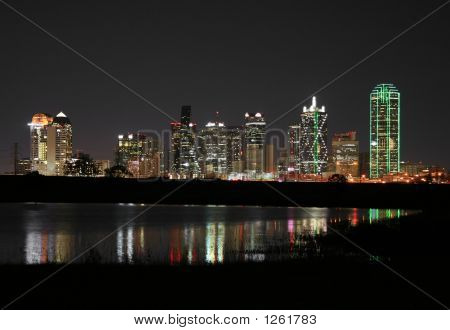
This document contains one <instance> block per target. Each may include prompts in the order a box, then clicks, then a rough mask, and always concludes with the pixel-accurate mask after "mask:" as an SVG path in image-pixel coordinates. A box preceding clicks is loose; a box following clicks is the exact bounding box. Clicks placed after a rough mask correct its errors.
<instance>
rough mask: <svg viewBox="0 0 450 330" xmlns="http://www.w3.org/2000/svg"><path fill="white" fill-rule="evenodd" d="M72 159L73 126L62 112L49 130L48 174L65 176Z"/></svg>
mask: <svg viewBox="0 0 450 330" xmlns="http://www.w3.org/2000/svg"><path fill="white" fill-rule="evenodd" d="M71 159H72V124H71V122H70V119H69V118H67V116H66V115H65V114H64V113H63V112H60V113H58V114H57V115H56V117H55V118H54V119H53V122H52V124H51V125H50V126H49V127H48V129H47V174H49V175H64V166H65V164H66V162H68V161H70V160H71Z"/></svg>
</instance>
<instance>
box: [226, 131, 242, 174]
mask: <svg viewBox="0 0 450 330" xmlns="http://www.w3.org/2000/svg"><path fill="white" fill-rule="evenodd" d="M227 140H228V146H227V166H228V173H242V172H243V171H244V167H245V164H244V157H243V153H244V130H243V128H242V126H232V127H230V126H228V127H227Z"/></svg>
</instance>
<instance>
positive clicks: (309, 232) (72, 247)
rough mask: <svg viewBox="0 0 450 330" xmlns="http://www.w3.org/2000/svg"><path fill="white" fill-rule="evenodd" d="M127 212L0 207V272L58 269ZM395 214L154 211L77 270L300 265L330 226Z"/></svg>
mask: <svg viewBox="0 0 450 330" xmlns="http://www.w3.org/2000/svg"><path fill="white" fill-rule="evenodd" d="M145 208H146V206H145V205H134V204H123V205H122V204H0V214H1V215H2V216H1V219H0V264H5V263H16V264H17V263H25V264H40V263H64V262H67V261H69V260H71V259H72V258H74V257H75V256H77V255H78V254H79V253H81V252H82V251H84V250H85V249H86V248H88V247H91V246H92V245H93V244H95V243H96V242H98V241H99V240H101V239H102V238H104V237H105V236H107V235H108V234H110V233H111V232H113V231H114V230H116V229H117V228H118V227H119V226H121V225H123V224H124V223H125V222H127V221H128V220H130V219H131V218H133V217H134V216H136V215H137V214H139V213H140V212H142V211H143V210H144V209H145ZM409 213H412V212H411V211H407V210H399V209H389V210H382V209H329V208H307V209H306V210H301V209H299V208H285V207H278V208H272V207H220V206H211V207H209V206H157V207H154V208H152V209H151V210H149V211H148V212H146V213H145V214H144V215H142V216H141V217H139V218H138V219H137V220H135V221H134V222H133V223H131V224H129V225H127V226H124V227H123V228H122V229H120V230H118V231H117V232H115V233H113V235H111V236H110V237H109V238H108V239H106V240H105V241H104V242H102V243H101V244H99V245H98V246H97V247H96V248H95V250H94V252H92V253H90V254H88V255H86V256H84V257H82V258H80V259H79V260H78V261H77V262H85V261H93V262H105V263H154V264H158V263H163V264H180V263H183V264H205V263H212V264H215V263H227V262H237V261H239V262H242V261H244V262H245V261H249V260H252V261H264V260H280V259H284V258H303V257H307V256H311V255H315V254H318V253H319V252H320V245H319V244H317V239H318V238H320V237H321V236H324V235H327V234H329V233H328V231H329V230H327V227H328V226H329V225H330V224H332V223H337V222H348V224H349V226H357V225H358V224H359V223H362V222H366V223H374V222H376V221H382V220H385V221H395V219H396V218H398V217H399V216H402V215H407V214H409Z"/></svg>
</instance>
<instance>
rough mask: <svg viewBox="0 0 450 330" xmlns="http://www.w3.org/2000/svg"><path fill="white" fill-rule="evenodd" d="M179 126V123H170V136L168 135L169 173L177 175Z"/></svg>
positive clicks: (178, 167)
mask: <svg viewBox="0 0 450 330" xmlns="http://www.w3.org/2000/svg"><path fill="white" fill-rule="evenodd" d="M180 128H181V123H179V122H172V123H170V130H171V137H170V159H169V163H170V164H169V166H170V173H172V175H175V176H178V173H180Z"/></svg>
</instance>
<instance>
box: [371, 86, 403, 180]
mask: <svg viewBox="0 0 450 330" xmlns="http://www.w3.org/2000/svg"><path fill="white" fill-rule="evenodd" d="M399 171H400V93H399V91H398V90H397V88H396V87H395V86H394V85H393V84H379V85H377V86H375V88H374V89H373V90H372V92H371V93H370V178H381V177H383V176H384V175H387V174H391V173H392V174H395V173H398V172H399Z"/></svg>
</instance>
